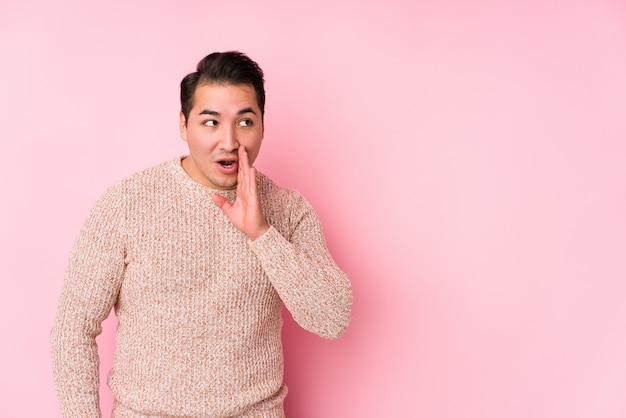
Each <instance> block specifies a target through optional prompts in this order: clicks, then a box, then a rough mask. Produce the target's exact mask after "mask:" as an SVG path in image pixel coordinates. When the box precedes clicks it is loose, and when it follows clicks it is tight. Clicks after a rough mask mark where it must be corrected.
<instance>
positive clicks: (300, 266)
mask: <svg viewBox="0 0 626 418" xmlns="http://www.w3.org/2000/svg"><path fill="white" fill-rule="evenodd" d="M238 156H239V161H238V163H239V170H238V174H237V198H236V199H235V201H234V202H233V203H230V202H228V201H227V200H226V199H225V198H224V197H222V196H220V195H219V194H217V193H216V194H214V195H213V201H214V202H215V204H216V205H217V206H219V207H220V208H221V209H222V210H223V211H224V213H225V214H226V216H227V217H228V219H229V220H230V221H231V222H232V223H233V225H234V226H235V227H236V228H237V229H239V230H240V231H242V232H243V233H245V234H246V235H247V236H248V237H249V238H250V239H251V244H250V245H251V248H252V251H253V252H254V253H255V254H256V256H257V257H258V258H259V260H260V261H261V264H262V265H263V270H264V272H265V274H267V276H268V278H269V280H270V281H271V282H272V284H273V285H274V288H275V289H276V291H277V292H278V294H279V296H280V298H281V299H282V301H283V303H284V304H285V306H286V307H287V309H289V312H291V315H292V316H293V318H294V319H295V320H296V322H298V324H300V326H302V327H303V328H305V329H307V330H309V331H311V332H313V333H315V334H317V335H320V336H322V337H325V338H338V337H339V336H340V335H341V334H343V332H344V331H345V330H346V328H347V327H348V324H349V322H350V310H351V307H352V287H351V285H350V281H349V280H348V277H347V275H346V274H345V273H344V272H343V271H341V270H340V269H339V267H337V264H335V261H334V260H333V258H332V257H331V255H330V253H329V252H328V249H327V247H326V240H325V238H324V233H323V232H322V227H321V224H320V221H319V218H318V216H317V214H316V213H315V211H314V210H313V208H312V207H311V206H310V205H309V204H308V203H307V202H306V201H305V200H304V198H302V197H301V196H298V198H297V199H296V201H295V202H293V203H294V207H293V211H294V213H295V214H297V215H298V222H297V226H296V227H295V230H294V231H293V232H292V233H291V235H290V237H289V239H287V238H285V237H283V236H282V235H281V234H280V233H279V232H278V230H277V229H276V228H274V227H273V226H270V225H269V224H268V223H267V220H266V219H265V217H264V216H263V211H262V209H261V204H260V199H259V192H258V187H257V181H256V170H255V169H254V167H252V166H251V165H250V161H249V158H248V153H247V152H246V150H245V148H244V147H243V146H241V147H239V150H238Z"/></svg>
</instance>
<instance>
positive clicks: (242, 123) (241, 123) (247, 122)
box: [239, 119, 252, 126]
mask: <svg viewBox="0 0 626 418" xmlns="http://www.w3.org/2000/svg"><path fill="white" fill-rule="evenodd" d="M239 126H252V121H251V120H250V119H242V120H240V121H239Z"/></svg>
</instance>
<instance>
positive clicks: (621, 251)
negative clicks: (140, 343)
mask: <svg viewBox="0 0 626 418" xmlns="http://www.w3.org/2000/svg"><path fill="white" fill-rule="evenodd" d="M295 3H299V2H295ZM470 3H471V6H470V5H469V4H470ZM227 49H239V50H242V51H245V52H246V53H248V54H249V55H250V56H251V57H252V58H253V59H255V60H257V61H258V62H259V63H260V65H261V66H262V67H263V68H264V69H265V71H266V74H267V83H266V89H267V92H268V104H267V116H266V135H265V142H264V147H263V149H262V151H261V155H260V157H259V160H258V161H257V167H259V168H260V169H261V170H262V171H264V172H265V173H267V174H269V175H270V176H272V177H273V178H274V179H275V180H276V181H277V182H278V183H279V184H282V185H284V186H287V187H293V188H298V189H299V190H301V191H302V192H303V194H304V195H305V196H306V197H307V198H308V199H309V200H310V201H311V202H312V203H313V205H314V206H315V207H316V208H317V210H318V212H319V215H320V217H321V218H322V221H323V223H324V226H325V229H326V231H327V237H328V245H329V247H330V249H331V251H332V252H333V254H334V255H335V258H336V260H337V262H338V263H339V265H340V266H341V267H342V268H343V269H344V270H345V271H346V272H348V274H349V275H350V276H351V278H352V281H353V286H354V296H355V302H354V309H353V321H352V325H351V328H350V329H349V330H348V332H347V333H346V334H345V336H344V337H342V338H341V339H339V340H337V341H325V340H322V339H320V338H318V337H315V336H313V335H309V334H307V333H306V332H305V331H303V330H301V329H299V328H297V327H296V326H295V325H294V323H293V322H292V321H291V320H288V321H287V324H286V327H285V329H284V339H285V348H286V352H287V354H286V362H287V365H286V366H287V373H286V381H287V384H288V385H289V387H290V395H289V396H288V398H287V404H286V410H287V413H288V416H290V417H296V418H319V417H350V418H352V417H355V418H356V417H359V418H362V417H432V418H435V417H437V418H458V417H471V418H474V417H475V418H489V417H494V418H496V417H497V418H500V417H507V418H528V417H534V418H543V417H545V418H548V417H550V418H553V417H568V418H579V417H580V418H582V417H589V418H597V417H607V418H609V417H616V418H617V417H624V416H626V396H625V393H626V303H624V302H623V299H624V294H625V292H626V280H625V279H626V261H625V260H626V254H625V252H626V251H625V250H626V217H625V214H626V117H625V115H626V5H625V4H624V3H623V2H622V1H618V0H615V1H609V0H604V1H598V0H589V1H567V2H565V1H556V0H547V1H521V0H520V1H509V2H506V1H500V2H497V1H473V2H462V1H439V2H435V1H420V0H417V1H416V0H408V1H397V0H396V1H394V0H391V1H384V2H373V1H371V2H363V1H337V0H321V1H315V2H307V3H306V4H305V3H302V5H295V4H294V2H279V1H265V2H259V1H231V2H209V1H176V2H175V1H140V2H131V1H129V2H121V1H120V2H115V4H113V5H106V4H105V2H86V1H81V0H75V1H72V0H60V1H55V2H47V1H43V0H40V1H35V0H26V1H24V0H2V1H1V2H0V155H2V157H3V158H4V160H3V162H2V164H0V170H1V171H0V187H1V195H2V205H1V206H0V210H1V211H2V213H1V216H0V231H1V235H0V278H1V281H0V286H1V287H0V307H1V311H0V368H1V369H0V415H1V416H3V417H57V416H59V413H58V412H57V411H58V407H57V403H56V397H55V394H54V389H53V383H52V377H51V371H50V368H51V367H50V355H49V348H48V347H49V344H48V334H49V329H50V326H51V324H52V319H53V315H54V312H55V309H56V303H57V298H58V295H59V291H60V287H61V283H62V277H63V272H64V270H65V264H66V261H67V257H68V256H69V251H70V248H71V246H72V244H73V241H74V239H75V237H76V235H77V233H78V230H79V228H80V226H81V225H82V223H83V220H84V219H85V216H86V214H87V212H88V210H89V208H90V207H91V205H92V204H93V203H94V201H95V199H96V198H97V197H98V196H99V195H100V194H101V193H102V192H103V191H104V189H105V188H106V187H108V186H109V185H111V184H112V183H113V182H115V181H116V180H118V179H121V178H123V177H125V176H127V175H129V174H131V173H133V172H135V171H137V170H140V169H143V168H146V167H149V166H152V165H154V164H157V163H160V162H162V161H165V160H169V159H171V158H173V157H174V156H175V155H178V154H183V153H185V152H186V147H185V143H184V142H182V141H181V140H180V139H179V136H178V131H177V124H178V111H179V104H178V83H179V82H180V79H181V78H182V77H183V76H184V75H185V74H187V73H188V72H190V71H192V70H193V69H194V65H195V63H196V62H197V61H198V60H199V59H200V58H202V57H203V56H204V55H205V54H207V53H209V52H212V51H216V50H217V51H222V50H227ZM114 326H115V323H114V320H108V321H107V323H106V327H105V332H104V334H103V335H102V336H101V338H100V339H99V341H100V344H101V354H102V358H103V362H102V367H103V369H106V368H107V367H109V366H110V363H111V357H112V351H113V341H112V338H113V332H114ZM102 403H103V405H104V410H105V416H108V415H109V412H108V411H109V409H110V404H111V398H110V394H109V392H108V388H107V387H106V386H105V387H103V389H102Z"/></svg>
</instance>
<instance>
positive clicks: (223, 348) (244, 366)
mask: <svg viewBox="0 0 626 418" xmlns="http://www.w3.org/2000/svg"><path fill="white" fill-rule="evenodd" d="M258 183H259V194H260V199H261V203H262V206H263V211H264V214H265V216H266V218H267V220H268V222H269V224H270V225H271V227H270V229H269V230H268V231H267V232H266V233H265V234H264V235H263V236H261V237H260V238H258V239H257V240H255V241H250V239H248V238H247V237H246V236H245V235H244V234H243V233H242V232H240V231H239V230H237V229H236V228H235V227H234V226H233V225H232V224H231V223H230V222H229V221H228V219H227V218H226V216H225V215H224V214H223V213H222V212H221V210H220V209H219V208H218V207H217V206H216V205H215V204H214V203H213V202H212V200H211V194H213V193H218V191H216V190H213V189H211V188H208V187H206V186H203V185H200V184H199V183H197V182H195V181H193V180H192V179H191V178H190V177H189V176H188V175H187V174H186V173H185V171H184V170H183V168H182V166H181V158H176V159H174V160H173V161H170V162H167V163H163V164H161V165H158V166H156V167H153V168H150V169H148V170H145V171H142V172H140V173H137V174H135V175H134V176H132V177H129V178H128V179H126V180H123V181H121V182H119V183H118V184H116V185H115V186H113V187H112V188H110V189H109V190H108V191H107V192H106V193H105V194H104V195H103V196H102V197H101V198H100V199H99V200H98V202H97V203H96V204H95V206H94V208H93V209H92V211H91V213H90V215H89V217H88V219H87V221H86V223H85V225H84V227H83V229H82V230H81V232H80V235H79V237H78V239H77V241H76V244H75V246H74V249H73V251H72V254H71V257H70V261H69V265H68V268H67V272H66V276H65V281H64V284H63V289H62V292H61V297H60V302H59V307H58V312H57V316H56V320H55V322H54V326H53V329H52V333H51V343H52V353H53V371H54V378H55V384H56V388H57V394H58V398H59V402H60V405H61V410H62V412H63V416H64V417H76V418H78V417H80V418H88V417H100V410H99V406H98V354H97V347H96V343H95V337H96V336H97V335H98V334H99V333H100V332H101V325H100V324H101V322H102V321H103V320H104V319H105V318H106V317H107V315H108V314H109V312H110V310H111V308H112V307H114V308H115V313H116V314H117V317H118V320H119V325H118V329H117V334H116V341H117V348H116V351H115V361H114V365H113V369H112V371H111V373H110V375H109V380H108V381H109V386H110V387H111V390H112V392H113V395H114V397H115V400H116V407H115V409H114V415H113V416H116V417H232V416H241V417H244V416H245V417H257V416H258V417H282V416H284V414H283V407H282V405H283V399H284V397H285V395H286V393H287V391H286V387H285V385H284V384H283V353H282V346H281V339H280V330H281V325H282V320H281V307H282V305H283V303H284V304H285V306H286V307H287V309H288V310H289V311H290V312H291V314H292V316H293V317H294V319H295V320H296V321H297V322H298V323H299V324H300V325H301V326H302V327H304V328H305V329H307V330H309V331H311V332H314V333H316V334H318V335H320V336H322V337H325V338H336V337H339V336H340V335H341V334H342V333H343V331H344V330H345V329H346V327H347V326H348V323H349V320H350V309H351V303H352V292H351V287H350V282H349V281H348V278H347V277H346V275H345V274H344V273H343V272H342V271H341V270H340V269H339V268H338V267H337V265H336V264H335V262H334V261H333V259H332V258H331V256H330V254H329V253H328V250H327V248H326V244H325V240H324V236H323V233H322V229H321V226H320V222H319V220H318V217H317V216H316V214H315V212H314V211H313V209H312V208H311V207H310V205H309V204H308V203H307V202H306V201H305V199H304V198H303V197H302V196H301V195H300V194H298V193H297V192H294V191H290V190H286V189H283V188H279V187H278V186H276V185H275V184H274V183H273V182H272V181H271V180H269V179H268V178H267V177H265V176H264V175H262V174H260V173H259V174H258ZM219 193H221V194H222V195H223V196H224V197H226V198H227V199H229V200H231V201H232V200H234V198H235V191H226V192H221V191H220V192H219Z"/></svg>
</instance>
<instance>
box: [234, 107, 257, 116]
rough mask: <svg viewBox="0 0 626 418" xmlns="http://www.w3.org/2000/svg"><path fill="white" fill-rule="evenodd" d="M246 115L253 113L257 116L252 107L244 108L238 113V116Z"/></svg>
mask: <svg viewBox="0 0 626 418" xmlns="http://www.w3.org/2000/svg"><path fill="white" fill-rule="evenodd" d="M245 113H252V114H253V115H256V112H255V111H254V109H253V108H251V107H244V108H243V109H241V110H240V111H239V112H237V114H238V115H243V114H245Z"/></svg>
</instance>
